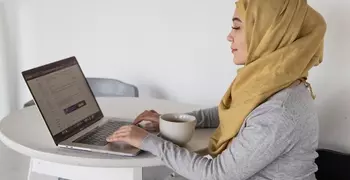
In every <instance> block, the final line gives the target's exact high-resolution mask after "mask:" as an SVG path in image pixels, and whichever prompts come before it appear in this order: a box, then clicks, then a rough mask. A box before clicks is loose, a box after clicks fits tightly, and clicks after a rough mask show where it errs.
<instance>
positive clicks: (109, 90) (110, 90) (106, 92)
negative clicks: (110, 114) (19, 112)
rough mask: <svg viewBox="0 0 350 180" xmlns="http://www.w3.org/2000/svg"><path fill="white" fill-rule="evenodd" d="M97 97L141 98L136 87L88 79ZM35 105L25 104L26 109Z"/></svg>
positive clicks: (32, 103)
mask: <svg viewBox="0 0 350 180" xmlns="http://www.w3.org/2000/svg"><path fill="white" fill-rule="evenodd" d="M86 80H87V81H88V83H89V85H90V88H91V90H92V92H93V94H94V95H95V97H139V90H138V88H137V87H136V86H134V85H132V84H128V83H125V82H122V81H119V80H116V79H106V78H86ZM32 105H35V103H34V101H33V100H30V101H28V102H27V103H25V104H24V107H29V106H32Z"/></svg>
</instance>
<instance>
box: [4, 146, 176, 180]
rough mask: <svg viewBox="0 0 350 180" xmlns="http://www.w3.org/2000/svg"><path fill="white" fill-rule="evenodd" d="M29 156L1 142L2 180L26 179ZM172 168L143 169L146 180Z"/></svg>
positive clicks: (38, 179) (160, 178)
mask: <svg viewBox="0 0 350 180" xmlns="http://www.w3.org/2000/svg"><path fill="white" fill-rule="evenodd" d="M28 168H29V158H27V157H26V156H23V155H21V154H19V153H17V152H15V151H12V150H11V149H9V148H7V147H6V146H5V145H3V144H2V143H1V142H0V180H26V179H27V174H28ZM170 172H171V170H170V169H168V168H166V167H152V168H145V169H144V170H143V179H144V180H164V179H165V177H167V176H168V175H169V174H170ZM32 179H34V180H57V178H55V177H48V176H42V175H39V174H34V176H33V175H32Z"/></svg>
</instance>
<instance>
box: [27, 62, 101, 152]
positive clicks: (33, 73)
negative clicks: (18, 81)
mask: <svg viewBox="0 0 350 180" xmlns="http://www.w3.org/2000/svg"><path fill="white" fill-rule="evenodd" d="M65 65H66V66H65ZM74 65H77V66H78V67H79V70H80V72H81V73H82V75H83V77H84V79H85V82H86V84H87V86H88V88H89V91H90V93H91V95H92V96H93V99H94V102H95V103H96V105H97V107H98V111H97V112H96V113H94V114H91V115H89V116H87V117H85V118H84V119H82V120H80V121H79V122H77V123H76V124H74V125H72V126H70V127H68V128H66V129H64V130H63V131H61V132H59V133H58V134H57V135H54V134H53V133H52V131H51V129H50V127H49V125H48V123H47V122H46V119H45V115H44V114H43V112H42V110H41V109H42V108H41V107H40V104H39V103H37V100H36V98H35V95H34V93H33V91H32V89H31V87H30V86H29V84H28V81H29V80H32V79H35V78H38V77H41V76H45V75H47V74H50V73H53V72H57V71H59V70H62V69H65V68H68V67H71V66H74ZM62 66H63V67H62ZM22 76H23V78H24V80H25V82H26V84H27V87H28V89H29V91H30V93H31V95H32V97H33V100H34V101H35V104H36V105H37V107H38V109H39V111H40V114H41V116H42V118H43V119H44V121H45V124H46V126H47V128H48V129H49V131H50V134H51V136H52V138H53V140H54V142H55V144H56V146H57V145H58V144H59V143H60V142H62V141H65V140H67V139H68V138H70V137H72V136H74V135H75V134H77V133H79V132H81V131H82V130H84V129H86V128H87V127H89V126H90V125H92V124H94V123H96V122H97V121H99V120H101V119H102V118H103V117H104V115H103V113H102V111H101V108H100V106H99V104H98V102H97V100H96V98H95V96H94V94H93V92H92V90H91V87H90V85H89V83H88V81H87V80H86V77H85V75H84V73H83V71H82V69H81V67H80V65H79V63H78V61H77V59H76V57H75V56H72V57H69V58H66V59H62V60H58V61H55V62H52V63H49V64H46V65H43V66H39V67H36V68H32V69H29V70H26V71H23V72H22Z"/></svg>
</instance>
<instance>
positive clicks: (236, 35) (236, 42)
mask: <svg viewBox="0 0 350 180" xmlns="http://www.w3.org/2000/svg"><path fill="white" fill-rule="evenodd" d="M232 23H233V25H232V30H231V32H230V34H229V35H228V36H227V40H228V41H229V42H231V52H232V54H233V56H234V59H233V62H234V63H235V64H236V65H244V64H245V62H246V61H247V55H248V52H247V43H246V38H245V31H244V23H243V22H242V20H241V18H240V17H239V16H238V13H237V11H235V13H234V15H233V18H232Z"/></svg>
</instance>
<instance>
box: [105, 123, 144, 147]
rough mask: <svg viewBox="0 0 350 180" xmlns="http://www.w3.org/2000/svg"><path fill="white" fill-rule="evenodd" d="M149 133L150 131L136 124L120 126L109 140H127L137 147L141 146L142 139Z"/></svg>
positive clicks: (126, 141)
mask: <svg viewBox="0 0 350 180" xmlns="http://www.w3.org/2000/svg"><path fill="white" fill-rule="evenodd" d="M147 135H148V132H147V131H146V130H144V129H142V128H140V127H137V126H135V125H128V126H123V127H121V128H119V129H118V130H117V131H115V132H114V133H113V134H112V135H111V136H109V137H108V138H107V139H106V141H107V142H125V143H128V144H130V145H132V146H134V147H136V148H140V147H141V143H142V140H143V139H144V138H145V137H146V136H147Z"/></svg>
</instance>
